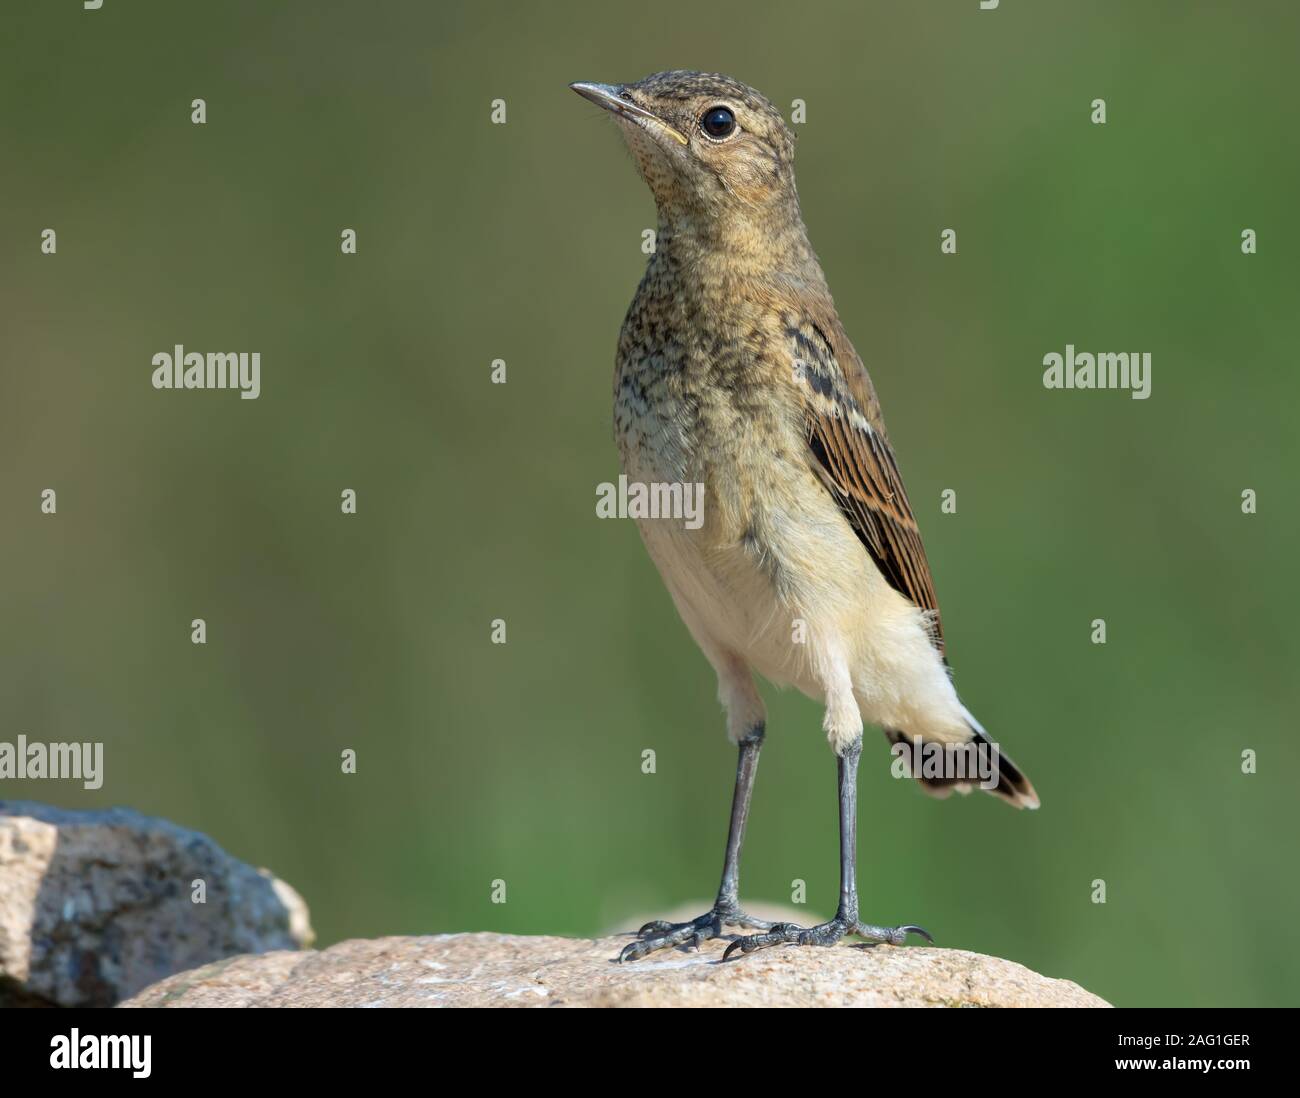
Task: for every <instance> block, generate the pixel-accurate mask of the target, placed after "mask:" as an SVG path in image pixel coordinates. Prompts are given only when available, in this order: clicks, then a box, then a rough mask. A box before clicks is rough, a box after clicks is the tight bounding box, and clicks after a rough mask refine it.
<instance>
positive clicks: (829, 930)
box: [722, 918, 934, 961]
mask: <svg viewBox="0 0 1300 1098" xmlns="http://www.w3.org/2000/svg"><path fill="white" fill-rule="evenodd" d="M848 934H856V935H858V936H860V937H863V938H871V939H873V940H874V941H876V942H882V943H888V944H889V945H902V944H903V943H904V942H906V941H907V936H908V935H909V934H916V935H918V936H920V937H922V938H924V939H925V940H926V941H927V942H929V943H931V944H932V945H933V944H934V938H933V937H932V936H931V934H930V932H929V931H928V930H926V929H925V928H924V927H919V926H915V925H913V924H912V923H905V924H903V925H902V926H872V925H871V924H869V923H860V922H858V921H857V920H852V921H850V920H847V919H843V918H835V919H832V920H831V921H830V922H828V923H822V924H820V925H819V926H811V927H801V926H795V925H794V924H793V923H777V924H776V925H775V926H773V927H772V928H771V929H770V930H768V931H766V932H765V933H763V934H751V935H749V936H748V937H745V938H737V939H736V940H735V941H734V942H732V943H731V945H729V946H727V950H726V952H725V953H723V955H722V959H723V960H724V961H727V960H730V959H731V958H732V957H734V956H745V955H746V954H749V953H753V952H754V951H755V950H758V949H763V948H765V947H767V946H774V945H815V946H831V945H834V944H835V943H836V942H838V941H839V940H840V939H841V938H843V937H845V936H846V935H848Z"/></svg>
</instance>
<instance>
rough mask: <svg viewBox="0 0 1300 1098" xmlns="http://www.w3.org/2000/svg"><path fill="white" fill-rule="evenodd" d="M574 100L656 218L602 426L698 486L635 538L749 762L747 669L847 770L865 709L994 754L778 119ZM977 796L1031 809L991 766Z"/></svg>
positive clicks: (947, 788) (694, 86)
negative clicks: (608, 132) (801, 713)
mask: <svg viewBox="0 0 1300 1098" xmlns="http://www.w3.org/2000/svg"><path fill="white" fill-rule="evenodd" d="M575 90H578V91H580V92H581V93H582V94H584V95H586V96H587V98H591V99H593V101H596V102H599V103H600V104H601V105H602V106H605V107H606V108H607V109H609V110H611V112H612V113H613V114H614V116H615V117H616V118H617V119H618V121H619V124H620V129H621V130H622V132H623V135H624V137H625V139H626V141H627V144H628V147H629V149H630V151H631V153H632V155H633V158H634V160H635V161H636V164H637V167H638V169H639V171H640V173H641V175H642V177H643V178H644V179H645V181H646V183H647V185H648V186H649V187H650V190H651V192H652V193H653V195H654V198H655V204H656V207H657V210H658V226H657V230H656V242H655V243H656V246H655V251H654V253H653V254H652V255H651V257H650V259H649V262H648V265H647V268H646V272H645V276H644V277H643V278H642V280H641V284H640V286H639V287H638V289H637V292H636V296H635V297H634V298H633V300H632V304H631V307H630V308H629V309H628V313H627V316H626V318H625V320H624V322H623V327H622V330H621V332H620V335H619V342H618V353H617V358H616V369H615V377H614V433H615V438H616V440H617V443H618V447H619V452H620V455H621V458H622V463H623V468H624V471H625V473H626V474H627V476H628V478H629V480H631V481H640V482H647V483H649V482H659V483H663V482H669V483H701V484H703V485H704V500H705V504H704V521H703V523H702V525H700V527H699V528H698V529H688V528H686V527H685V526H684V525H683V524H682V523H681V522H673V521H671V520H664V519H653V520H642V521H640V523H639V525H640V529H641V533H642V536H643V538H644V541H645V544H646V547H647V549H648V550H649V553H650V555H651V557H652V558H653V560H654V562H655V564H656V566H657V567H658V569H659V571H660V574H661V575H662V576H663V579H664V583H665V585H666V586H667V587H668V590H669V592H670V594H671V595H672V597H673V600H674V602H675V604H676V606H677V609H678V611H679V613H680V614H681V617H682V620H683V621H684V622H685V623H686V625H687V627H688V629H689V630H690V632H691V634H692V636H693V637H694V638H695V640H696V642H697V643H698V644H699V646H700V648H701V649H702V650H703V652H704V654H705V655H706V656H707V657H708V659H709V660H710V662H711V663H712V664H713V666H714V668H715V670H716V671H717V675H718V682H719V694H720V697H721V699H722V701H723V703H724V706H725V707H726V710H727V714H728V728H729V732H730V735H731V737H732V738H733V739H734V740H735V741H736V742H738V743H740V744H742V763H743V758H744V749H743V745H744V744H745V743H746V739H747V737H752V736H753V735H754V734H755V731H756V730H757V734H758V736H759V738H760V739H761V734H762V729H763V727H764V725H765V712H764V708H763V703H762V700H761V698H760V697H759V694H758V692H757V690H756V689H755V686H754V680H753V677H752V672H753V671H757V672H759V673H760V674H762V675H763V676H765V677H767V678H768V679H770V680H772V681H774V682H777V683H789V684H793V685H794V686H796V687H797V688H798V689H800V690H801V691H803V692H804V693H806V694H807V695H809V696H810V697H812V698H815V699H817V700H818V701H821V702H822V703H823V704H824V705H825V720H824V728H825V730H826V733H827V736H828V739H829V740H830V743H831V745H832V747H833V748H834V749H835V751H836V753H837V754H839V755H840V756H842V757H843V756H847V755H852V758H853V761H854V765H855V766H856V752H857V750H859V749H860V748H859V747H858V745H860V743H861V737H862V730H863V722H864V718H865V720H868V721H871V722H873V723H876V724H878V725H880V726H881V727H882V728H883V729H884V730H885V732H886V735H887V736H888V737H889V738H891V739H893V740H898V739H902V738H906V739H907V740H908V741H911V740H912V738H913V737H917V738H919V739H921V740H923V741H926V742H932V743H943V744H962V743H971V742H975V743H987V742H988V741H987V738H986V737H985V735H984V732H983V730H982V729H981V728H980V726H979V724H978V722H976V721H975V719H974V718H973V717H972V716H971V715H970V713H969V712H968V711H967V710H966V708H965V707H964V706H963V705H962V703H961V701H960V700H959V699H958V697H957V694H956V692H955V690H954V689H953V686H952V683H951V680H950V677H949V674H948V668H947V664H946V662H945V658H944V640H943V632H942V627H941V624H940V620H939V607H938V602H937V599H936V597H935V592H934V584H933V582H932V580H931V577H930V570H929V566H928V564H927V562H926V558H925V551H924V549H923V547H922V544H921V538H920V533H919V530H918V528H917V524H916V521H915V518H914V516H913V513H912V510H911V507H910V505H909V503H908V500H907V495H906V492H905V491H904V488H903V482H902V478H901V475H900V474H899V471H898V468H897V465H896V464H895V461H894V456H893V451H892V449H891V447H890V443H889V439H888V435H887V433H886V431H885V425H884V421H883V419H882V417H881V412H880V404H879V401H878V400H877V398H876V393H875V390H874V388H873V386H872V383H871V380H870V378H869V376H868V375H867V372H866V370H865V369H864V367H863V365H862V363H861V361H860V359H859V358H858V356H857V353H856V352H855V351H854V349H853V346H852V344H851V343H850V342H849V340H848V337H847V335H846V334H845V332H844V329H843V326H842V325H841V323H840V320H839V316H838V315H837V313H836V310H835V306H834V303H833V301H832V299H831V295H830V290H829V289H828V287H827V285H826V279H825V276H824V275H823V273H822V270H821V267H820V265H819V263H818V261H817V257H816V255H815V253H814V252H813V249H812V247H811V245H810V244H809V242H808V236H807V232H806V230H805V228H804V224H803V220H802V217H801V214H800V209H799V201H798V196H797V191H796V188H795V181H794V166H793V159H794V139H793V136H792V135H791V133H790V131H789V129H788V128H787V127H786V125H785V122H784V120H783V119H782V118H781V116H780V114H779V113H778V112H777V111H776V109H775V108H774V107H773V106H772V105H771V104H770V103H769V102H768V101H767V100H766V99H764V98H763V97H762V96H761V95H759V94H758V93H757V92H755V91H753V89H751V88H748V87H746V86H745V85H744V84H741V83H739V82H737V81H735V80H733V79H731V78H729V77H725V76H721V75H718V74H707V73H688V72H668V73H658V74H655V75H654V76H650V77H647V78H646V79H644V80H642V81H640V82H638V83H636V84H629V85H618V86H610V85H575ZM718 108H725V109H726V110H727V111H728V112H730V113H731V114H732V115H733V116H734V121H735V123H736V127H735V130H734V131H733V132H731V133H729V134H727V135H726V136H725V137H723V138H721V139H717V138H714V137H713V136H711V135H710V133H709V132H708V131H707V130H706V128H705V125H704V123H705V116H706V115H708V114H709V113H710V112H711V111H714V110H717V109H718ZM756 751H757V748H755V752H756ZM755 759H756V754H755ZM742 769H743V766H742ZM855 772H856V771H855ZM842 774H843V771H842ZM922 784H923V785H925V786H926V788H927V789H928V791H930V792H933V793H936V794H938V795H944V794H946V793H948V792H951V791H952V789H954V788H956V789H958V790H960V791H962V792H965V791H966V790H967V789H969V788H970V783H969V782H962V781H954V780H934V781H925V780H923V782H922ZM991 791H992V792H994V793H995V794H997V795H998V796H1000V797H1002V798H1003V799H1005V800H1007V801H1008V802H1010V803H1012V804H1015V805H1018V806H1029V807H1036V806H1037V798H1036V796H1035V794H1034V791H1033V788H1032V786H1031V785H1030V784H1029V782H1028V781H1027V780H1026V779H1025V778H1024V776H1023V775H1022V774H1021V773H1020V772H1019V771H1018V770H1017V769H1016V767H1015V766H1014V765H1013V764H1011V763H1010V761H1009V760H1007V759H1006V758H1005V757H1002V758H1001V769H1000V773H999V774H998V780H997V784H996V787H995V788H992V789H991ZM850 793H851V791H850ZM739 800H740V786H739V785H738V801H739ZM744 802H745V807H746V809H747V804H748V790H747V787H746V789H745V797H744ZM736 824H737V821H736V819H735V818H734V817H733V829H734V828H735V826H736ZM739 826H740V827H741V829H742V830H743V813H742V816H741V819H740V820H739ZM729 864H730V863H729ZM720 902H721V898H720ZM855 903H856V901H855ZM723 906H724V907H725V905H723ZM855 917H856V916H855ZM877 929H879V928H877ZM764 944H766V943H764Z"/></svg>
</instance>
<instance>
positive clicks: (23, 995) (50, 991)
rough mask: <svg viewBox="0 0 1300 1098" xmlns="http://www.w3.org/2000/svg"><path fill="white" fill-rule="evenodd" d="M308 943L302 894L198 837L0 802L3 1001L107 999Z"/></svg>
mask: <svg viewBox="0 0 1300 1098" xmlns="http://www.w3.org/2000/svg"><path fill="white" fill-rule="evenodd" d="M196 880H202V881H203V882H204V884H205V888H206V903H195V902H194V901H193V899H192V896H193V888H194V886H193V882H194V881H196ZM311 940H312V932H311V926H310V923H309V921H308V915H307V907H306V905H305V904H304V903H303V901H302V898H301V897H300V896H299V895H298V894H297V893H296V892H294V890H293V889H292V888H290V887H289V886H288V885H287V884H285V883H284V882H283V881H280V880H278V879H276V878H275V877H273V876H272V875H271V874H270V873H268V872H267V871H266V870H258V869H254V868H252V867H251V866H248V865H245V864H244V863H243V862H240V861H237V860H236V859H234V858H232V857H231V856H230V855H229V854H227V853H226V852H225V851H224V850H222V849H221V847H219V846H218V845H217V844H216V843H215V842H213V841H212V840H211V839H209V838H208V837H207V836H206V835H201V834H199V833H198V832H196V831H187V830H186V829H185V828H182V827H177V826H176V825H175V824H172V823H168V822H167V821H166V820H159V819H152V818H150V817H148V816H142V815H140V814H139V813H138V812H132V811H130V810H128V809H122V808H113V809H108V810H106V811H98V812H74V811H68V810H64V809H58V808H51V807H49V806H48V805H41V804H35V803H32V802H29V801H0V1005H28V1006H38V1005H58V1006H112V1005H113V1004H114V1003H117V1002H118V1001H119V1000H121V999H125V998H128V997H129V996H131V995H134V994H135V993H136V992H137V991H139V990H140V989H141V988H143V987H147V986H148V985H149V984H153V983H155V982H157V981H158V980H161V979H162V978H163V977H165V976H170V975H171V974H172V973H176V972H183V971H185V970H186V969H191V968H195V967H196V966H199V965H205V964H207V963H209V962H211V961H215V960H218V959H219V958H222V957H231V956H234V955H236V954H246V953H264V952H267V951H269V950H292V949H299V948H302V947H304V946H307V945H310V944H311ZM280 955H281V956H283V954H280Z"/></svg>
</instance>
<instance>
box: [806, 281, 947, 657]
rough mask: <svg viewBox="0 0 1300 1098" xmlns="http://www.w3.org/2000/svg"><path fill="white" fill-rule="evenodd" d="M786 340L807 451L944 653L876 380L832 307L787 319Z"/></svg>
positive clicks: (869, 548) (924, 564) (927, 573)
mask: <svg viewBox="0 0 1300 1098" xmlns="http://www.w3.org/2000/svg"><path fill="white" fill-rule="evenodd" d="M787 335H788V336H789V338H790V339H791V341H792V344H793V351H792V353H793V356H794V358H795V361H796V371H795V376H796V378H799V377H802V379H803V381H804V383H805V385H806V387H807V391H806V393H805V396H806V400H805V414H806V421H805V423H806V429H807V433H808V445H809V447H810V448H811V450H812V453H813V456H814V458H815V459H816V465H815V468H816V469H817V471H818V474H819V475H820V476H821V479H822V483H824V484H825V485H826V488H827V490H828V491H829V492H830V493H831V494H832V495H833V496H834V497H835V499H836V502H838V503H839V505H840V509H841V510H842V511H843V512H844V516H845V517H846V518H847V519H848V520H849V523H850V524H851V525H852V526H853V530H854V532H855V533H856V534H857V535H858V538H859V539H860V540H861V542H862V544H863V545H865V546H866V548H867V551H868V552H869V553H870V554H871V557H872V559H873V560H874V561H875V562H876V565H877V567H878V568H879V569H880V571H881V572H882V573H883V574H884V576H885V578H886V579H887V580H888V581H889V583H890V585H891V586H892V587H893V588H894V589H895V590H896V591H898V592H900V593H901V594H902V595H904V596H906V597H907V598H909V599H911V601H912V602H913V603H915V604H916V605H917V606H919V607H920V608H921V609H922V610H926V611H929V612H930V615H929V616H930V618H931V619H932V623H933V633H932V639H933V641H934V646H935V647H936V648H937V649H938V650H939V652H940V654H942V653H943V629H942V627H941V625H940V623H939V602H938V599H937V598H936V597H935V594H934V580H933V579H932V578H931V576H930V565H929V563H928V562H927V561H926V559H925V548H924V546H922V544H921V532H920V530H919V529H917V525H916V519H915V517H914V516H913V515H912V508H911V505H910V504H909V503H908V502H907V493H906V491H904V489H903V478H902V476H901V475H900V474H899V471H898V466H897V464H895V462H894V452H893V450H891V449H890V447H889V437H888V435H886V433H885V424H884V420H883V419H882V418H881V414H880V402H879V401H878V400H877V399H876V391H875V389H874V388H873V387H872V384H871V378H870V377H869V376H868V375H867V371H866V368H865V367H864V366H863V365H862V360H861V359H859V358H858V355H857V352H856V351H854V349H853V345H852V344H851V343H850V342H849V340H848V337H847V336H846V335H845V334H844V329H843V327H842V326H841V325H840V321H839V317H837V316H836V315H835V310H834V308H833V307H832V306H830V305H824V306H818V305H813V306H811V307H809V306H807V305H806V304H805V305H804V306H802V307H801V308H800V309H799V310H797V311H796V313H794V314H793V315H791V316H790V317H789V318H788V322H787Z"/></svg>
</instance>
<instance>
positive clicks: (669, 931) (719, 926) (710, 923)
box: [618, 905, 772, 964]
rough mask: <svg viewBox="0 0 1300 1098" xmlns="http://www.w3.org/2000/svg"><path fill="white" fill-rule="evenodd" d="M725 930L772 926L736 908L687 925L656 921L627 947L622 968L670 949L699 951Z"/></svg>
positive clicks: (719, 910) (716, 911) (708, 914)
mask: <svg viewBox="0 0 1300 1098" xmlns="http://www.w3.org/2000/svg"><path fill="white" fill-rule="evenodd" d="M724 926H740V927H744V928H746V929H749V930H767V929H768V928H770V927H771V926H772V924H771V923H769V922H767V921H766V920H764V919H756V918H754V917H753V916H752V915H750V914H748V913H747V912H744V911H742V910H741V909H740V908H738V907H733V906H730V905H728V906H715V907H714V908H713V909H712V910H711V911H706V912H705V913H704V914H703V915H701V916H700V917H699V918H698V919H692V920H691V921H690V922H688V923H670V922H667V921H665V920H663V919H654V920H652V921H651V922H648V923H646V924H645V926H643V927H642V928H641V929H640V930H638V931H637V932H636V936H637V940H636V941H635V942H630V943H628V944H627V945H626V946H624V947H623V948H622V949H621V950H620V951H619V955H618V961H619V964H625V963H626V962H628V961H639V960H640V959H641V958H642V957H645V956H646V955H647V954H650V953H654V952H656V951H657V950H660V949H668V948H669V947H670V946H684V947H685V948H686V949H688V950H698V949H699V948H700V946H702V945H703V944H704V943H705V942H707V941H709V940H710V939H712V938H718V937H721V936H722V932H723V927H724Z"/></svg>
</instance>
